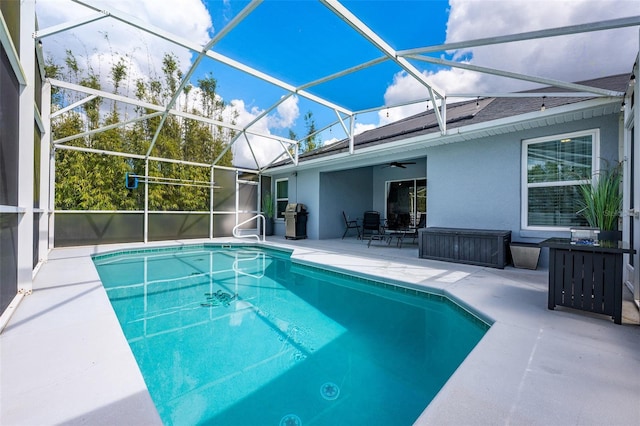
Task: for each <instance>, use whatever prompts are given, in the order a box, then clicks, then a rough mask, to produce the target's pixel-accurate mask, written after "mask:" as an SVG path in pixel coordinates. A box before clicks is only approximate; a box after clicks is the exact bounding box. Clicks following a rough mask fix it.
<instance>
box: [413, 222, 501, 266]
mask: <svg viewBox="0 0 640 426" xmlns="http://www.w3.org/2000/svg"><path fill="white" fill-rule="evenodd" d="M510 242H511V231H500V230H489V229H462V228H426V229H421V230H420V231H419V233H418V252H419V255H420V257H421V258H423V259H434V260H444V261H447V262H457V263H468V264H471V265H481V266H490V267H493V268H500V269H503V268H504V267H505V265H507V263H508V253H509V243H510Z"/></svg>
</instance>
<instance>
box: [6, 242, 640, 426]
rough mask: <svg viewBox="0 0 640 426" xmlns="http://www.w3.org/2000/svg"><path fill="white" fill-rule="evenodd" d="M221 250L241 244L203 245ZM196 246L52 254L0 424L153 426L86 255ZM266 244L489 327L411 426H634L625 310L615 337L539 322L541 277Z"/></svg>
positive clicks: (639, 348)
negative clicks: (434, 293) (404, 290)
mask: <svg viewBox="0 0 640 426" xmlns="http://www.w3.org/2000/svg"><path fill="white" fill-rule="evenodd" d="M206 241H210V240H206ZM227 241H233V242H239V240H237V239H215V240H213V242H227ZM198 242H202V241H195V240H189V241H180V242H166V241H165V242H162V243H153V244H148V245H146V246H145V245H142V244H128V245H109V246H99V247H93V246H90V247H74V248H59V249H54V250H53V251H52V252H51V253H50V257H49V260H48V262H46V263H45V264H44V265H42V267H41V268H40V270H39V272H38V274H37V276H36V278H35V280H34V289H33V294H31V295H29V296H26V297H25V298H24V300H23V301H22V303H21V304H20V306H19V307H18V308H17V309H16V311H15V313H14V315H13V317H12V318H11V320H10V321H9V323H8V325H7V327H6V328H5V330H4V331H3V332H2V334H0V424H2V425H5V426H13V425H45V424H68V425H75V424H90V425H114V424H132V425H133V424H135V425H155V424H161V422H160V418H159V416H158V414H157V412H156V409H155V407H154V405H153V402H152V401H151V398H150V396H149V394H148V392H147V390H146V387H145V384H144V381H143V379H142V376H141V374H140V372H139V370H138V367H137V365H136V363H135V360H134V359H133V355H132V353H131V350H130V349H129V346H128V344H127V342H126V340H125V338H124V335H123V334H122V331H121V329H120V326H119V324H118V320H117V318H116V317H115V314H114V313H113V310H112V308H111V305H110V303H109V300H108V298H107V296H106V293H105V291H104V290H103V288H102V285H101V284H100V281H99V278H98V275H97V272H96V270H95V267H94V266H93V263H92V261H91V258H90V255H91V254H96V253H102V252H107V251H111V250H115V249H118V248H133V247H153V246H166V245H171V244H173V243H175V244H192V243H198ZM268 244H269V245H274V246H278V247H285V248H289V249H292V250H293V256H292V257H293V258H294V259H300V260H304V261H308V262H314V263H320V264H326V265H330V266H332V267H336V268H342V269H346V270H349V271H354V272H358V273H365V274H368V275H373V276H379V277H383V278H388V279H394V280H401V281H406V282H408V283H411V284H413V285H420V286H427V287H430V288H435V289H441V290H443V291H445V292H447V293H448V294H450V295H452V296H453V297H455V298H456V299H459V300H460V301H461V302H463V303H464V304H468V305H470V306H473V307H474V308H475V309H476V310H478V311H479V312H480V313H481V314H482V315H484V316H486V317H489V318H492V319H493V320H494V321H495V322H494V324H493V326H492V327H491V329H490V330H489V331H488V333H487V334H486V335H485V337H484V338H483V339H482V341H481V342H480V343H479V344H478V345H477V346H476V348H475V349H474V350H473V351H472V353H471V354H470V355H469V356H468V357H467V358H466V360H465V361H464V362H463V364H462V365H461V366H460V367H459V368H458V369H457V370H456V372H455V373H454V375H453V376H452V377H451V379H450V380H449V381H448V382H447V384H446V385H445V386H444V388H443V389H442V390H441V391H440V393H439V394H438V395H437V396H436V398H435V399H434V400H433V401H432V403H431V404H430V405H429V407H428V408H427V409H426V410H425V411H424V412H423V414H422V415H421V416H420V418H419V419H418V420H417V422H416V424H420V425H423V424H424V425H427V424H428V425H444V424H450V425H462V424H464V425H469V424H476V425H484V424H505V425H506V424H510V425H582V424H593V425H604V424H607V425H637V424H638V421H639V419H640V403H639V402H638V401H640V381H639V380H638V378H637V371H638V369H639V368H640V325H639V324H640V322H639V318H638V311H637V309H636V308H635V305H633V303H632V302H631V301H629V300H627V301H625V307H624V312H623V324H622V325H616V324H614V323H613V321H612V320H610V319H609V318H606V317H603V316H599V315H590V314H585V313H582V312H578V311H574V310H570V309H561V308H556V310H553V311H550V310H548V309H547V307H546V306H547V271H546V270H536V271H530V270H522V269H514V268H511V267H507V268H505V269H504V270H500V269H492V268H485V267H479V266H470V265H461V264H455V263H447V262H438V261H429V260H425V259H418V258H417V248H416V246H415V245H411V244H407V245H403V247H402V248H401V249H398V248H396V247H395V246H394V245H392V246H385V245H382V244H380V245H378V244H372V245H371V247H370V248H367V244H366V242H362V241H359V240H356V239H353V238H352V239H345V240H321V241H315V240H297V241H286V240H284V239H283V238H282V237H272V238H270V239H269V242H268ZM625 294H626V296H627V298H630V293H629V291H628V290H627V289H625Z"/></svg>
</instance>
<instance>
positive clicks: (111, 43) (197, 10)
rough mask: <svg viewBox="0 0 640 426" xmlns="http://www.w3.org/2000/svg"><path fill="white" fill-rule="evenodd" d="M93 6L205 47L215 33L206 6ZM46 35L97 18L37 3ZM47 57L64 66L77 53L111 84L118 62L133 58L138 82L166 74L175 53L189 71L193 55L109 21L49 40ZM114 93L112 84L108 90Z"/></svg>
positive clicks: (193, 2) (158, 2)
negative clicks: (164, 63)
mask: <svg viewBox="0 0 640 426" xmlns="http://www.w3.org/2000/svg"><path fill="white" fill-rule="evenodd" d="M90 3H91V4H92V5H95V6H96V7H98V8H100V9H104V10H107V11H109V10H117V11H120V12H123V13H125V14H127V15H129V16H131V17H133V18H134V19H136V20H139V21H143V22H148V23H149V25H152V26H155V27H157V28H162V29H163V30H165V31H168V32H169V33H172V34H175V35H177V36H180V37H182V38H184V39H186V40H189V41H191V42H193V43H196V44H205V43H206V42H207V41H208V40H209V39H210V36H211V32H212V31H213V24H212V21H211V17H210V16H209V13H208V12H207V10H206V8H205V6H204V4H203V3H202V2H201V1H200V0H181V1H180V7H176V4H175V2H173V1H170V0H136V1H129V0H102V1H92V2H90ZM36 12H37V14H38V21H39V24H40V28H41V29H46V28H47V27H48V26H52V25H55V24H58V23H61V22H69V21H75V20H77V19H79V18H81V17H85V16H87V15H91V14H92V13H95V12H93V11H92V10H91V9H88V8H85V7H82V6H80V5H78V4H76V3H72V2H68V1H63V0H54V1H41V2H38V3H37V7H36ZM43 43H44V45H45V52H46V53H47V55H49V56H52V57H54V58H56V59H57V60H58V61H61V60H63V58H64V56H65V53H64V52H65V51H66V50H71V51H72V52H74V54H75V56H76V58H77V59H78V62H79V64H80V65H81V66H83V68H88V67H89V66H91V67H92V68H93V70H94V72H96V73H97V74H98V75H99V76H100V77H101V78H102V80H104V81H105V82H106V81H108V80H109V78H108V76H109V72H110V67H111V65H112V61H113V60H115V61H117V59H118V58H119V57H125V58H129V60H130V61H131V72H132V74H133V77H134V78H137V77H140V76H154V75H161V74H162V58H163V56H164V54H165V53H168V52H173V53H174V54H175V55H176V56H177V58H178V60H179V62H180V65H181V68H182V71H185V70H187V69H188V67H189V65H190V62H191V58H192V52H190V51H188V50H187V49H184V48H181V47H178V46H177V45H175V44H174V43H171V42H169V41H166V40H163V39H160V38H159V37H155V36H152V35H149V34H148V33H145V32H144V31H142V30H138V29H135V28H133V27H131V26H128V25H126V24H124V23H121V22H118V21H116V20H114V19H111V18H104V19H101V20H99V21H95V22H92V23H89V24H86V25H82V26H79V27H76V28H73V29H71V30H69V31H65V32H63V33H59V34H56V35H53V36H51V37H46V38H44V39H43ZM105 86H106V87H109V86H108V84H105Z"/></svg>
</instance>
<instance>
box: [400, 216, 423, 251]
mask: <svg viewBox="0 0 640 426" xmlns="http://www.w3.org/2000/svg"><path fill="white" fill-rule="evenodd" d="M426 226H427V215H426V214H425V213H422V214H421V215H420V220H419V221H418V226H416V227H415V228H413V229H411V231H410V232H405V233H404V234H403V235H402V236H401V237H400V238H398V248H402V242H403V241H404V239H405V238H413V243H414V244H415V242H416V238H418V230H419V229H421V228H425V227H426Z"/></svg>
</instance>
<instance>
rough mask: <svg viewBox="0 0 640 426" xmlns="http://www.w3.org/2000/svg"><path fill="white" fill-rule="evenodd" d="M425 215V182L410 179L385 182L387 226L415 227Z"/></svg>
mask: <svg viewBox="0 0 640 426" xmlns="http://www.w3.org/2000/svg"><path fill="white" fill-rule="evenodd" d="M426 213H427V180H426V179H410V180H400V181H388V182H387V211H386V218H387V225H388V226H390V227H392V228H393V227H398V228H402V227H407V226H416V225H417V224H418V222H419V220H420V216H422V215H423V214H426Z"/></svg>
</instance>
